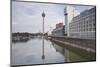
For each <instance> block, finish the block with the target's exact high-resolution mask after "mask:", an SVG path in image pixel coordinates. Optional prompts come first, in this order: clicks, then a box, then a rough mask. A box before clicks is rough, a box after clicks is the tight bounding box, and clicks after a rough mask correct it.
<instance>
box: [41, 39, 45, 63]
mask: <svg viewBox="0 0 100 67" xmlns="http://www.w3.org/2000/svg"><path fill="white" fill-rule="evenodd" d="M42 60H43V63H44V60H45V55H44V37H42Z"/></svg>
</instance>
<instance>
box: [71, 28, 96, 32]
mask: <svg viewBox="0 0 100 67" xmlns="http://www.w3.org/2000/svg"><path fill="white" fill-rule="evenodd" d="M95 29H96V28H85V29H80V28H79V29H70V32H83V31H84V32H85V31H95Z"/></svg>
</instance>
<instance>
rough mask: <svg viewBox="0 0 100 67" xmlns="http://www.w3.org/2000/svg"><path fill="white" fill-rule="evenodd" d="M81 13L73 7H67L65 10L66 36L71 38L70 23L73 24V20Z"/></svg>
mask: <svg viewBox="0 0 100 67" xmlns="http://www.w3.org/2000/svg"><path fill="white" fill-rule="evenodd" d="M78 14H79V12H78V11H77V10H76V9H75V8H74V7H73V6H71V5H67V6H66V7H65V8H64V16H65V34H66V35H67V36H69V35H70V34H69V23H70V22H71V20H72V18H73V17H75V16H77V15H78Z"/></svg>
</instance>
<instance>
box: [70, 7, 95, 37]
mask: <svg viewBox="0 0 100 67" xmlns="http://www.w3.org/2000/svg"><path fill="white" fill-rule="evenodd" d="M95 30H96V7H94V8H92V9H89V10H85V11H84V12H82V13H80V15H78V16H76V17H74V18H73V19H72V21H71V23H70V25H69V31H70V37H75V38H83V39H95Z"/></svg>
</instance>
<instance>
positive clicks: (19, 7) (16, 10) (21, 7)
mask: <svg viewBox="0 0 100 67" xmlns="http://www.w3.org/2000/svg"><path fill="white" fill-rule="evenodd" d="M66 6H67V5H62V4H48V3H34V2H20V1H12V32H13V33H14V32H30V33H37V32H42V20H43V18H42V16H41V14H42V12H43V11H44V12H45V14H46V17H45V18H44V19H45V32H48V31H51V30H52V29H54V28H55V25H56V24H57V23H59V22H63V23H64V8H65V7H66ZM71 6H73V7H75V9H76V10H77V11H78V12H79V13H80V12H82V11H84V10H86V9H90V8H93V6H79V5H71Z"/></svg>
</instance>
